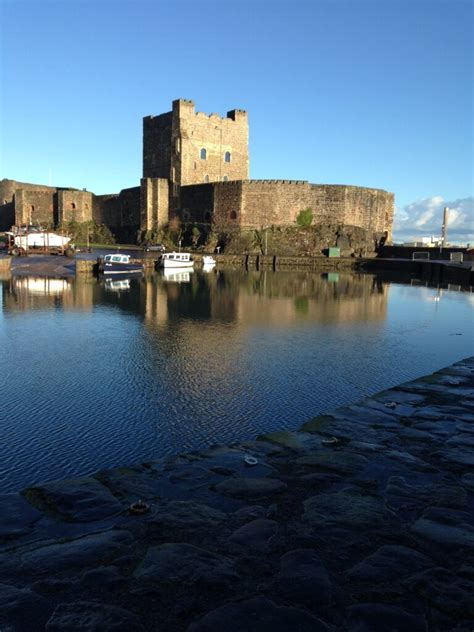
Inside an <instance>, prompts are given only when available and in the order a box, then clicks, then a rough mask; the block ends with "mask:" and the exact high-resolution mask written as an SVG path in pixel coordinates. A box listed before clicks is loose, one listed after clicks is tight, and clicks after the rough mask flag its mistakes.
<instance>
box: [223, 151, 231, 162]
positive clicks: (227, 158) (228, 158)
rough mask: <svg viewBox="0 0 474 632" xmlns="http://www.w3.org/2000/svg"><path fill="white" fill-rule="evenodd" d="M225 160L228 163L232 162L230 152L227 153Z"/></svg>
mask: <svg viewBox="0 0 474 632" xmlns="http://www.w3.org/2000/svg"><path fill="white" fill-rule="evenodd" d="M224 160H225V161H226V162H230V151H226V152H225V156H224Z"/></svg>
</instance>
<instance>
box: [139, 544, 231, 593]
mask: <svg viewBox="0 0 474 632" xmlns="http://www.w3.org/2000/svg"><path fill="white" fill-rule="evenodd" d="M133 576H134V577H135V579H137V580H138V581H140V582H145V583H146V582H179V583H180V584H183V583H184V584H199V583H203V584H208V585H219V584H224V585H227V584H230V583H232V582H233V581H235V580H236V579H238V575H237V573H236V572H235V570H234V564H233V562H232V560H230V559H229V558H227V557H224V556H223V555H218V554H216V553H211V552H210V551H207V550H205V549H201V548H198V547H196V546H193V545H192V544H175V543H172V544H170V543H168V544H161V545H160V546H153V547H150V548H149V549H148V551H147V553H146V555H145V558H144V559H143V561H142V562H141V564H140V565H139V567H138V568H137V569H136V571H135V572H134V574H133Z"/></svg>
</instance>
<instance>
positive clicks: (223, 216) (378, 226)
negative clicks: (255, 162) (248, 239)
mask: <svg viewBox="0 0 474 632" xmlns="http://www.w3.org/2000/svg"><path fill="white" fill-rule="evenodd" d="M198 188H199V187H194V190H195V189H198ZM393 205H394V198H393V194H392V193H388V192H387V191H382V190H380V189H367V188H362V187H351V186H345V185H318V184H309V183H308V182H304V181H289V180H246V181H238V182H226V183H224V182H222V183H219V184H215V185H214V208H213V211H214V214H213V221H214V223H215V225H216V227H221V226H223V225H225V224H226V223H227V224H229V225H230V226H233V225H234V226H240V227H241V228H256V229H258V228H262V227H266V226H272V225H275V226H292V225H295V224H296V220H297V217H298V214H299V213H300V211H302V210H304V209H306V208H311V210H312V211H313V224H322V223H329V224H346V225H350V226H360V227H361V228H365V229H366V230H371V231H373V232H380V233H383V232H384V231H385V230H386V231H387V232H388V233H389V239H390V238H391V231H392V221H393Z"/></svg>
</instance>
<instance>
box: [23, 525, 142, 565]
mask: <svg viewBox="0 0 474 632" xmlns="http://www.w3.org/2000/svg"><path fill="white" fill-rule="evenodd" d="M131 542H132V536H131V535H130V534H129V533H128V532H126V531H118V530H117V531H116V530H111V531H105V532H103V533H96V534H93V535H88V536H85V537H83V538H78V539H76V540H71V541H67V542H64V543H61V544H59V543H58V544H50V545H48V546H42V547H39V548H37V549H35V550H33V551H30V552H28V553H25V554H24V555H23V556H22V565H21V571H22V572H31V573H33V574H36V573H40V574H45V573H50V572H63V571H69V570H71V569H78V568H88V567H91V566H95V565H100V563H101V562H102V561H103V560H105V559H108V558H113V557H114V556H115V557H116V556H118V555H119V554H120V553H121V551H122V550H123V549H126V547H128V546H129V545H130V544H131Z"/></svg>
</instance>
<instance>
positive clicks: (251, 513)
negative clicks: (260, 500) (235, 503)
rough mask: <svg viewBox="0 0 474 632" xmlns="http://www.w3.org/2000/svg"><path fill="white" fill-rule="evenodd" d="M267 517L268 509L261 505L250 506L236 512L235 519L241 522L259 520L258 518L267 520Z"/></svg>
mask: <svg viewBox="0 0 474 632" xmlns="http://www.w3.org/2000/svg"><path fill="white" fill-rule="evenodd" d="M265 516H266V509H265V507H262V506H261V505H249V506H248V507H242V508H241V509H238V510H237V511H235V512H234V517H235V518H236V519H237V520H241V521H250V520H257V519H258V518H265Z"/></svg>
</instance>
